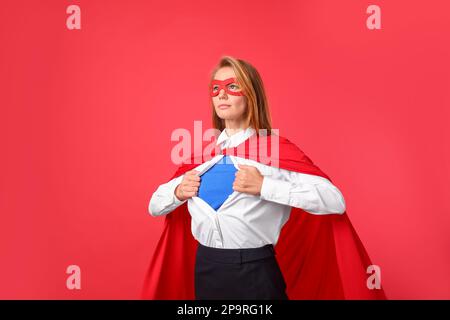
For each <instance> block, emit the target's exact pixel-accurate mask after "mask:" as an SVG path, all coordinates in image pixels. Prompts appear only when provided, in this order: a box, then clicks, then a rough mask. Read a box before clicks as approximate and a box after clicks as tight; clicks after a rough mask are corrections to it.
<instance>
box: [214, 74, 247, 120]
mask: <svg viewBox="0 0 450 320" xmlns="http://www.w3.org/2000/svg"><path fill="white" fill-rule="evenodd" d="M229 78H235V79H236V74H235V73H234V70H233V68H231V67H223V68H220V69H219V70H217V72H216V74H215V75H214V80H226V79H229ZM227 87H228V89H229V90H230V91H233V92H239V91H240V90H241V88H240V86H239V85H238V84H237V82H234V83H230V84H227ZM212 101H213V104H214V110H215V111H216V114H217V116H218V117H219V118H220V119H223V120H233V121H240V120H243V118H244V114H245V111H246V108H247V102H246V99H245V96H243V95H241V96H238V95H232V94H229V93H227V92H226V91H225V90H224V89H223V88H221V89H220V91H219V94H218V95H216V96H214V97H212Z"/></svg>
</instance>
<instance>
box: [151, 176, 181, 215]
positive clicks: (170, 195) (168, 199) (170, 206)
mask: <svg viewBox="0 0 450 320" xmlns="http://www.w3.org/2000/svg"><path fill="white" fill-rule="evenodd" d="M183 176H184V175H181V176H179V177H176V178H174V179H172V180H170V181H169V182H167V183H164V184H162V185H160V186H159V187H158V189H157V190H156V191H155V192H154V193H153V195H152V197H151V199H150V202H149V205H148V212H149V214H150V215H151V216H154V217H157V216H161V215H165V214H168V213H170V212H171V211H173V210H174V209H176V208H177V207H178V206H180V205H181V204H183V203H184V202H186V201H187V200H184V201H181V200H179V199H178V198H177V197H176V196H175V188H176V187H177V186H178V185H179V184H180V183H181V181H182V180H183Z"/></svg>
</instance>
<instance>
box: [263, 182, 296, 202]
mask: <svg viewBox="0 0 450 320" xmlns="http://www.w3.org/2000/svg"><path fill="white" fill-rule="evenodd" d="M290 190H291V183H290V182H289V181H284V180H280V179H273V178H270V177H268V176H264V179H263V183H262V187H261V195H260V198H261V199H263V200H268V201H274V202H278V203H281V204H286V205H287V204H289V193H290Z"/></svg>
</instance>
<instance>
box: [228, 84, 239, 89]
mask: <svg viewBox="0 0 450 320" xmlns="http://www.w3.org/2000/svg"><path fill="white" fill-rule="evenodd" d="M230 88H231V89H239V87H238V86H237V85H235V84H230Z"/></svg>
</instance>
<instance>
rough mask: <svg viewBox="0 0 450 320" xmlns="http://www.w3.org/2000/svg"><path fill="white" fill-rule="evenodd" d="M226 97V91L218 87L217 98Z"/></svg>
mask: <svg viewBox="0 0 450 320" xmlns="http://www.w3.org/2000/svg"><path fill="white" fill-rule="evenodd" d="M226 97H227V93H226V91H225V89H220V91H219V98H226Z"/></svg>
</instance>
